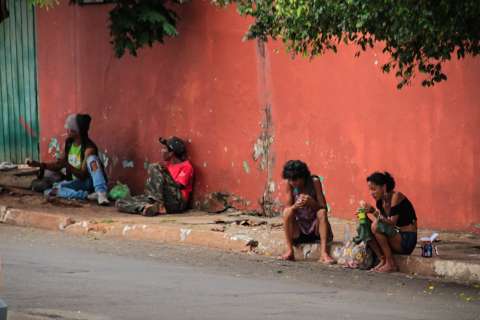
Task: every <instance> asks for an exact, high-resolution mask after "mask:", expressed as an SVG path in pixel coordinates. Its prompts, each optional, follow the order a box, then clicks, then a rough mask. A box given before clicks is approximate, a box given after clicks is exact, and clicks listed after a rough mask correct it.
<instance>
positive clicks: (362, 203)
mask: <svg viewBox="0 0 480 320" xmlns="http://www.w3.org/2000/svg"><path fill="white" fill-rule="evenodd" d="M359 205H360V207H359V208H358V209H364V210H365V212H366V213H373V212H375V208H373V207H372V205H371V204H370V203H368V202H366V201H364V200H362V201H360V203H359Z"/></svg>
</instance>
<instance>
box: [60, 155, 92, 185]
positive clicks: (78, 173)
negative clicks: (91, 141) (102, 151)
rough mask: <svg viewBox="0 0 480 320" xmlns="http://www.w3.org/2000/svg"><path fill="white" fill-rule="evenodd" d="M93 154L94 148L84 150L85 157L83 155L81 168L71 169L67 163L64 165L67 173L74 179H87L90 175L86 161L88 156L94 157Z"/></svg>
mask: <svg viewBox="0 0 480 320" xmlns="http://www.w3.org/2000/svg"><path fill="white" fill-rule="evenodd" d="M94 154H95V149H94V148H87V149H85V155H84V159H83V162H82V166H81V167H80V169H77V168H75V167H72V166H71V165H70V164H69V163H68V162H67V164H66V166H67V171H68V172H70V173H71V174H73V175H74V176H75V177H77V178H79V179H85V178H88V176H89V175H90V173H89V172H88V167H87V165H88V163H87V159H88V157H89V156H91V155H94Z"/></svg>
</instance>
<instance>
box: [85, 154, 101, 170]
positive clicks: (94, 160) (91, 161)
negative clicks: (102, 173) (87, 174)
mask: <svg viewBox="0 0 480 320" xmlns="http://www.w3.org/2000/svg"><path fill="white" fill-rule="evenodd" d="M87 165H88V167H89V169H90V171H92V172H95V171H97V170H98V168H99V165H98V157H97V156H94V155H92V156H89V157H88V158H87Z"/></svg>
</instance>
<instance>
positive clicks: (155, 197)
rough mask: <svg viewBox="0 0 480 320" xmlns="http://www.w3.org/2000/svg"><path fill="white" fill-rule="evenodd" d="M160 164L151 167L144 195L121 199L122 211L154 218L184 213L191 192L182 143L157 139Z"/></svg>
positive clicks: (191, 171) (191, 175) (171, 139)
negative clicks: (162, 162) (159, 144)
mask: <svg viewBox="0 0 480 320" xmlns="http://www.w3.org/2000/svg"><path fill="white" fill-rule="evenodd" d="M160 143H161V144H162V158H163V161H164V162H165V165H163V164H158V163H155V164H150V165H149V168H148V178H147V181H146V183H145V194H143V195H139V196H134V197H128V198H126V199H120V200H118V201H117V202H116V207H117V208H118V210H119V211H121V212H126V213H137V214H141V215H144V216H156V215H159V214H166V213H181V212H184V211H186V210H187V208H188V203H189V200H190V194H191V192H192V190H193V167H192V164H191V163H190V161H189V160H187V152H186V147H185V143H184V142H183V141H182V140H181V139H180V138H177V137H171V138H168V139H163V138H160Z"/></svg>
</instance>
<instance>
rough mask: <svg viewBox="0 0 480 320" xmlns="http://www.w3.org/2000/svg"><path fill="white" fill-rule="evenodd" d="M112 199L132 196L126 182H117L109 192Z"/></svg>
mask: <svg viewBox="0 0 480 320" xmlns="http://www.w3.org/2000/svg"><path fill="white" fill-rule="evenodd" d="M108 196H109V198H110V199H113V200H118V199H125V198H127V197H129V196H130V189H129V188H128V186H127V185H126V184H123V183H120V182H117V184H116V185H115V186H114V187H113V188H112V189H111V190H110V192H109V193H108Z"/></svg>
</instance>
